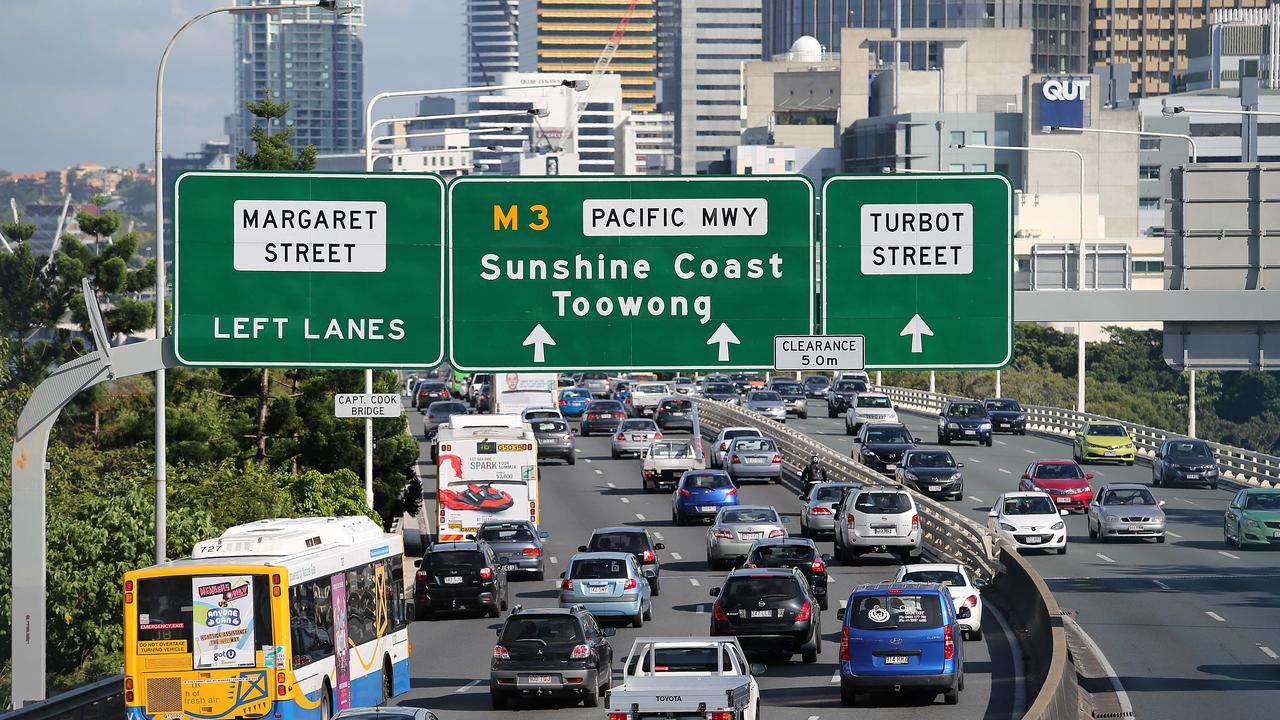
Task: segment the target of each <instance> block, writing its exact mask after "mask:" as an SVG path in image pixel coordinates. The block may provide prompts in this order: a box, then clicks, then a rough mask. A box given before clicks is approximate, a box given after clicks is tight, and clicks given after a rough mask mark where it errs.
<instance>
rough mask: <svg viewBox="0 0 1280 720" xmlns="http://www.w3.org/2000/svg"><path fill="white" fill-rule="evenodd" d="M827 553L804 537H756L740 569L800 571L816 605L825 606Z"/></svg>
mask: <svg viewBox="0 0 1280 720" xmlns="http://www.w3.org/2000/svg"><path fill="white" fill-rule="evenodd" d="M828 562H831V556H830V555H823V554H822V553H819V552H818V546H817V545H815V544H814V542H813V541H812V540H810V539H808V538H799V537H784V538H768V539H765V540H757V541H755V543H753V544H752V545H751V550H750V551H749V552H748V553H747V561H746V562H745V563H744V564H743V565H742V567H744V568H796V569H798V570H799V571H800V572H802V573H804V578H805V580H808V581H809V588H810V589H811V590H813V595H814V597H816V598H817V599H818V605H820V606H821V607H822V609H823V610H826V609H827V563H828Z"/></svg>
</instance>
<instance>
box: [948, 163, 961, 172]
mask: <svg viewBox="0 0 1280 720" xmlns="http://www.w3.org/2000/svg"><path fill="white" fill-rule="evenodd" d="M947 172H960V173H962V172H964V163H951V164H950V165H948V166H947Z"/></svg>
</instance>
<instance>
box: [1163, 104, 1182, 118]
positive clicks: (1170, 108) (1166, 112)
mask: <svg viewBox="0 0 1280 720" xmlns="http://www.w3.org/2000/svg"><path fill="white" fill-rule="evenodd" d="M1182 110H1183V107H1182V106H1181V105H1165V106H1164V107H1162V108H1160V114H1161V115H1163V116H1165V117H1173V116H1174V115H1177V114H1178V113H1180V112H1182Z"/></svg>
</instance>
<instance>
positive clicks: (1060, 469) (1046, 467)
mask: <svg viewBox="0 0 1280 720" xmlns="http://www.w3.org/2000/svg"><path fill="white" fill-rule="evenodd" d="M1035 476H1036V478H1037V479H1040V480H1074V479H1077V478H1079V479H1084V472H1083V471H1081V470H1080V466H1079V465H1076V464H1075V463H1045V464H1043V465H1037V466H1036V472H1035Z"/></svg>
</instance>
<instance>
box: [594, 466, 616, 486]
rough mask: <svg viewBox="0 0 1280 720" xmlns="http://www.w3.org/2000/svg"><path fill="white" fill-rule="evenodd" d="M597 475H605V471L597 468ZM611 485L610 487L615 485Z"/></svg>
mask: <svg viewBox="0 0 1280 720" xmlns="http://www.w3.org/2000/svg"><path fill="white" fill-rule="evenodd" d="M596 474H597V475H603V474H604V471H603V470H601V469H600V468H596ZM609 484H610V485H613V483H609Z"/></svg>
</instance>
